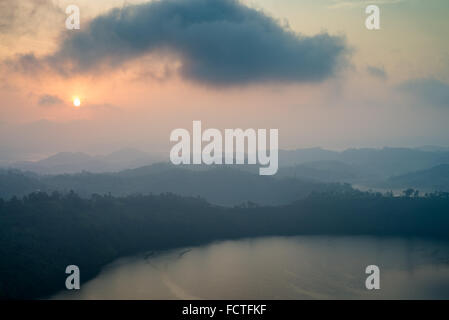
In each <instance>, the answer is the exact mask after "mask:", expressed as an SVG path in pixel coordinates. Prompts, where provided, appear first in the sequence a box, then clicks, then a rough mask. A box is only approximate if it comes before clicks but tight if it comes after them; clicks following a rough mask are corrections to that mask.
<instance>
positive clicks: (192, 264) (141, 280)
mask: <svg viewBox="0 0 449 320" xmlns="http://www.w3.org/2000/svg"><path fill="white" fill-rule="evenodd" d="M372 264H374V265H377V266H379V268H380V287H381V288H380V290H367V289H366V288H365V279H366V277H367V276H368V275H367V274H365V268H366V266H368V265H372ZM82 275H83V273H82V270H81V278H82ZM53 298H54V299H449V243H447V242H438V241H426V240H417V239H399V238H370V237H322V236H316V237H314V236H304V237H303V236H299V237H269V238H254V239H243V240H235V241H222V242H216V243H212V244H209V245H204V246H200V247H192V248H182V249H177V250H171V251H166V252H147V253H145V254H142V255H139V256H135V257H128V258H123V259H119V260H117V261H115V262H114V263H112V264H110V265H108V266H106V267H105V268H104V269H103V270H102V272H101V273H100V274H99V275H98V276H97V277H96V278H94V279H92V280H91V281H88V282H86V283H84V284H82V285H81V290H77V291H65V292H61V293H59V294H56V295H55V296H53Z"/></svg>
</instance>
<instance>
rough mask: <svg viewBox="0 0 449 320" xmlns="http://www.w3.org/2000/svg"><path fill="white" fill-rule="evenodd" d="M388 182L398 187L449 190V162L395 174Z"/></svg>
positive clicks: (391, 185)
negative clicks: (425, 168)
mask: <svg viewBox="0 0 449 320" xmlns="http://www.w3.org/2000/svg"><path fill="white" fill-rule="evenodd" d="M386 184H387V185H388V186H390V187H396V188H405V187H407V188H417V189H421V190H427V191H435V190H438V191H449V164H442V165H438V166H436V167H433V168H430V169H427V170H421V171H416V172H412V173H407V174H404V175H400V176H394V177H391V178H390V179H388V181H387V182H386Z"/></svg>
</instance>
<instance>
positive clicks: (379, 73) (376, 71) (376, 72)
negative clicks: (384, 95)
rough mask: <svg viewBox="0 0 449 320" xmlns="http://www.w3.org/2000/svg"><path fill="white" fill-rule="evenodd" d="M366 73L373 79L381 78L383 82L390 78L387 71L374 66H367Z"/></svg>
mask: <svg viewBox="0 0 449 320" xmlns="http://www.w3.org/2000/svg"><path fill="white" fill-rule="evenodd" d="M366 71H367V72H368V73H369V74H370V75H371V76H373V77H376V78H380V79H382V80H385V79H387V78H388V76H387V73H386V72H385V69H384V68H383V67H374V66H367V67H366Z"/></svg>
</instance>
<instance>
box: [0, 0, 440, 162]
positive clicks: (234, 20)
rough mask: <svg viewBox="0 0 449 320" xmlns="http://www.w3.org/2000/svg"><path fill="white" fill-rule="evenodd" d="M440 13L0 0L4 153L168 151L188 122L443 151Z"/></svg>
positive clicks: (359, 4)
mask: <svg viewBox="0 0 449 320" xmlns="http://www.w3.org/2000/svg"><path fill="white" fill-rule="evenodd" d="M69 4H75V5H77V6H78V7H79V8H80V18H81V24H80V29H79V30H68V29H66V26H65V20H66V18H67V16H68V15H67V14H66V13H65V9H66V7H67V6H68V5H69ZM369 4H376V5H377V6H378V7H379V8H380V30H368V29H367V28H366V27H365V19H366V18H367V16H368V15H367V14H366V13H365V8H366V6H367V5H369ZM448 14H449V2H448V1H446V0H427V1H424V0H371V1H364V0H244V1H243V0H242V1H233V0H214V1H211V0H161V1H130V0H128V1H120V0H109V1H107V0H97V1H89V0H78V1H76V0H70V1H65V0H64V1H56V0H54V1H51V0H37V1H36V0H34V1H32V0H20V1H8V0H0V162H2V161H3V162H7V161H17V160H33V159H39V158H42V157H45V156H48V155H51V154H53V153H56V152H60V151H72V152H78V151H82V152H88V153H91V154H100V153H107V152H111V151H114V150H118V149H120V148H125V147H133V148H139V149H141V150H144V151H157V152H168V150H169V149H170V147H171V143H170V141H169V136H170V132H171V131H172V130H173V129H176V128H186V129H188V130H191V128H192V121H193V120H201V121H202V123H203V127H204V128H218V129H224V128H243V129H246V128H255V129H257V128H265V129H270V128H275V129H279V146H280V148H283V149H295V148H306V147H323V148H328V149H334V150H341V149H345V148H360V147H376V148H381V147H384V146H390V147H417V146H422V145H441V146H449V126H448V125H447V123H448V120H449V41H448V40H447V33H448V31H449V20H448V19H447V16H448ZM75 98H79V100H80V102H81V105H80V106H79V107H76V106H74V103H73V101H74V99H75Z"/></svg>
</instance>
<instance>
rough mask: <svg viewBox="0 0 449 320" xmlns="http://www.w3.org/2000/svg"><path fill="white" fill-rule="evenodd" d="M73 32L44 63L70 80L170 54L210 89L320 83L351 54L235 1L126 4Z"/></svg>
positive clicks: (338, 42) (341, 43)
mask: <svg viewBox="0 0 449 320" xmlns="http://www.w3.org/2000/svg"><path fill="white" fill-rule="evenodd" d="M69 34H70V36H68V37H67V38H65V39H64V40H63V41H62V43H61V45H60V48H59V50H58V51H57V52H55V53H54V54H53V55H51V56H49V57H46V58H45V59H44V60H43V61H39V62H40V63H42V62H45V64H46V65H49V66H51V67H52V68H53V69H56V70H57V71H59V72H60V73H62V74H67V75H70V74H71V73H73V72H93V71H98V70H101V68H111V67H112V68H113V67H117V66H120V65H122V64H123V63H125V62H127V61H129V60H131V59H134V58H138V57H141V56H143V55H146V54H150V53H161V52H166V53H170V54H174V55H175V56H176V58H177V59H179V60H180V61H181V67H180V69H179V72H180V74H181V75H182V76H183V77H184V78H186V79H190V80H194V81H197V82H201V83H206V84H212V85H229V84H231V85H232V84H239V83H251V82H263V81H289V82H301V81H304V82H310V81H321V80H324V79H326V78H328V77H330V76H332V75H333V74H335V72H336V71H337V70H338V68H339V67H340V66H342V65H344V63H345V58H346V55H347V53H348V50H347V47H346V43H345V40H344V38H342V37H337V36H331V35H329V34H327V33H321V34H318V35H315V36H311V37H307V36H303V35H299V34H297V33H294V32H293V31H291V30H288V29H286V28H285V27H283V26H281V25H280V24H279V23H278V22H277V21H276V20H274V19H273V18H271V17H269V16H267V15H266V14H264V13H263V12H261V11H258V10H255V9H252V8H249V7H247V6H245V5H243V4H241V3H240V2H238V1H236V0H213V1H211V0H164V1H153V2H149V3H145V4H140V5H129V6H126V7H123V8H119V9H114V10H112V11H110V12H109V13H107V14H105V15H102V16H99V17H96V18H95V19H94V20H92V21H91V22H90V24H89V25H88V26H87V27H86V28H85V29H81V30H80V31H73V32H70V33H69ZM29 60H30V59H29Z"/></svg>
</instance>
